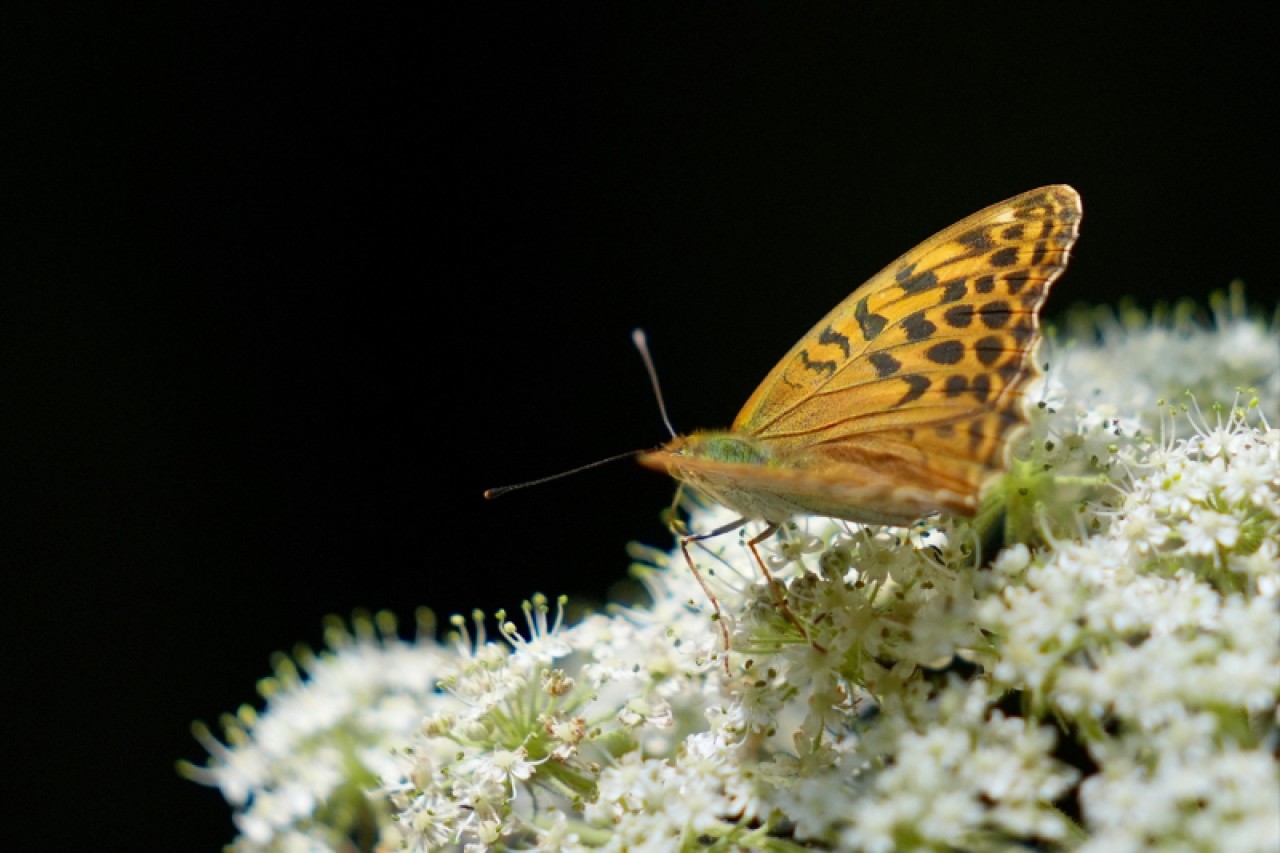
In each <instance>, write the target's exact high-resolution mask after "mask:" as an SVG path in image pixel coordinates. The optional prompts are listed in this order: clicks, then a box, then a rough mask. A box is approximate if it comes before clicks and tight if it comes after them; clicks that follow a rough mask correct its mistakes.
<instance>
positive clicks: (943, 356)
mask: <svg viewBox="0 0 1280 853" xmlns="http://www.w3.org/2000/svg"><path fill="white" fill-rule="evenodd" d="M924 357H925V358H927V359H929V360H930V361H932V362H933V363H934V364H959V363H960V359H962V358H964V344H962V343H960V342H959V341H943V342H942V343H939V344H934V345H933V346H931V347H929V348H928V349H927V350H925V353H924Z"/></svg>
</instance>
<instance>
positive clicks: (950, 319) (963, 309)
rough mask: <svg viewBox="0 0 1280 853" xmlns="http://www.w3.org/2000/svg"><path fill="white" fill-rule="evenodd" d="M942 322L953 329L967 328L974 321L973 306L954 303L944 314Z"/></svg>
mask: <svg viewBox="0 0 1280 853" xmlns="http://www.w3.org/2000/svg"><path fill="white" fill-rule="evenodd" d="M942 322H944V323H946V324H947V325H948V326H950V327H951V328H953V329H967V328H969V325H970V324H971V323H973V306H972V305H969V304H967V303H966V304H964V305H953V306H952V307H950V308H948V309H947V310H946V311H944V312H943V314H942Z"/></svg>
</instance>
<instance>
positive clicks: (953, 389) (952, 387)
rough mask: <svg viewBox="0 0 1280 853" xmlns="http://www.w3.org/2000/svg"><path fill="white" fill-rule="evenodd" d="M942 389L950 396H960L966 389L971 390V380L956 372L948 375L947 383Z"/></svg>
mask: <svg viewBox="0 0 1280 853" xmlns="http://www.w3.org/2000/svg"><path fill="white" fill-rule="evenodd" d="M942 390H943V393H945V394H946V395H947V396H948V397H959V396H960V395H961V394H963V393H964V392H965V391H968V390H969V380H968V379H967V378H965V377H964V376H961V375H959V374H956V375H955V376H948V377H947V383H946V385H944V386H943V388H942Z"/></svg>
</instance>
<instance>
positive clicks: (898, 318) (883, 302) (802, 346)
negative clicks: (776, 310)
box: [733, 186, 1080, 450]
mask: <svg viewBox="0 0 1280 853" xmlns="http://www.w3.org/2000/svg"><path fill="white" fill-rule="evenodd" d="M1079 218H1080V199H1079V196H1078V195H1077V194H1076V192H1075V191H1074V190H1072V189H1071V188H1070V187H1066V186H1051V187H1044V188H1042V189H1038V190H1032V191H1031V192H1028V193H1023V194H1022V195H1020V196H1017V197H1015V198H1012V199H1009V200H1008V201H1004V202H1001V203H999V204H996V205H992V206H991V207H988V208H986V209H985V210H982V211H979V212H978V213H975V214H973V215H972V216H970V217H968V218H966V219H964V220H962V221H960V222H958V223H956V224H955V225H952V226H951V227H950V228H947V229H946V230H944V231H942V232H940V233H939V234H937V235H935V236H934V237H932V238H930V239H929V240H926V241H925V242H924V243H922V244H921V245H919V246H917V247H916V248H915V249H912V250H911V251H910V252H907V253H906V254H905V255H903V256H902V257H900V258H899V259H898V260H896V261H894V262H893V263H892V264H890V265H889V266H888V267H886V268H885V269H884V270H882V271H881V272H880V273H879V274H877V275H876V276H874V277H873V278H872V279H871V280H870V281H868V282H867V283H866V284H864V285H863V286H862V287H860V288H858V289H857V290H856V291H854V292H853V293H852V294H851V295H850V296H849V297H847V298H846V299H845V300H844V301H843V302H841V303H840V304H839V305H837V306H836V307H835V309H833V310H832V311H831V313H829V314H828V315H827V316H826V317H824V318H823V319H822V320H821V321H819V323H818V324H817V325H816V326H815V327H814V328H813V330H811V331H810V332H809V334H807V335H805V336H804V337H803V338H802V339H801V340H800V342H799V343H797V344H796V346H795V347H793V348H792V350H791V352H789V353H788V354H787V355H786V356H785V357H784V358H783V359H782V360H781V361H780V362H779V363H778V364H777V366H776V367H774V369H773V370H772V371H771V372H770V373H769V375H768V376H767V377H766V378H765V380H764V381H763V382H762V383H761V384H760V386H759V388H757V389H756V392H755V393H754V394H753V395H752V396H751V399H750V400H748V401H747V404H746V405H745V406H744V407H743V409H742V411H741V412H740V413H739V415H738V417H737V418H736V419H735V421H734V424H733V429H734V430H735V431H738V432H741V433H743V434H746V435H751V436H754V437H756V438H759V439H762V440H765V441H768V442H771V443H773V444H774V445H775V446H776V447H778V448H779V449H780V450H785V449H787V448H790V447H796V448H803V447H806V446H809V445H812V444H814V443H816V442H822V441H831V440H838V439H839V438H841V437H852V436H856V435H859V434H866V433H873V432H877V431H881V430H886V429H901V428H903V427H910V426H918V425H920V424H922V423H932V422H942V421H949V420H950V421H954V420H955V419H957V418H963V417H964V416H965V415H966V414H970V413H972V414H976V413H979V412H989V411H992V410H993V409H995V408H999V407H1001V406H1002V404H1003V403H1005V402H1006V401H1007V399H1008V398H1009V397H1010V396H1012V395H1013V394H1015V393H1016V391H1017V389H1018V388H1019V387H1020V385H1021V384H1022V381H1023V380H1024V379H1025V378H1026V376H1028V375H1029V371H1030V370H1033V369H1034V368H1033V367H1032V366H1031V365H1030V363H1029V362H1030V354H1031V349H1032V347H1033V345H1034V342H1035V341H1036V340H1037V338H1038V327H1039V321H1038V312H1039V310H1040V306H1041V305H1042V304H1043V302H1044V299H1045V297H1046V296H1047V294H1048V289H1049V285H1051V284H1052V283H1053V281H1054V279H1056V278H1057V277H1058V276H1059V275H1060V274H1061V272H1062V270H1063V269H1064V268H1065V266H1066V263H1067V259H1068V253H1069V250H1070V248H1071V244H1072V243H1073V242H1074V241H1075V237H1076V232H1077V223H1078V221H1079Z"/></svg>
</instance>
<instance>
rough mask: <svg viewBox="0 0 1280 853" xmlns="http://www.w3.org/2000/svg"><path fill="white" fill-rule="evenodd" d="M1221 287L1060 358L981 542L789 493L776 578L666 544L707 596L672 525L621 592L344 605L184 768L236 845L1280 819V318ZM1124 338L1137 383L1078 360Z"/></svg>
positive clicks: (725, 845)
mask: <svg viewBox="0 0 1280 853" xmlns="http://www.w3.org/2000/svg"><path fill="white" fill-rule="evenodd" d="M1224 304H1225V303H1224ZM1231 304H1234V303H1231ZM1219 317H1220V326H1219V328H1218V329H1217V330H1216V331H1206V330H1198V331H1195V332H1194V334H1193V333H1191V332H1190V331H1189V330H1190V328H1191V327H1190V326H1189V325H1188V326H1186V327H1185V328H1183V327H1178V326H1175V327H1176V328H1179V329H1180V330H1181V331H1180V332H1179V333H1178V334H1170V333H1169V329H1168V328H1167V327H1165V326H1161V325H1159V324H1156V325H1149V324H1145V323H1143V324H1136V323H1129V324H1128V325H1127V331H1126V332H1125V334H1124V336H1122V337H1121V336H1119V331H1118V329H1120V328H1121V327H1120V326H1119V325H1115V326H1111V327H1108V329H1107V330H1106V331H1105V333H1104V334H1102V335H1101V336H1100V338H1099V339H1098V340H1096V341H1095V342H1094V343H1092V344H1085V343H1079V344H1076V345H1075V346H1074V348H1071V349H1068V350H1066V351H1063V352H1061V353H1060V354H1059V355H1058V356H1056V357H1055V359H1056V360H1057V365H1056V366H1055V368H1054V370H1053V371H1052V372H1051V374H1050V376H1049V377H1048V378H1047V380H1046V384H1045V385H1044V387H1043V390H1042V391H1041V392H1040V393H1041V397H1040V399H1041V400H1042V405H1041V406H1040V407H1039V408H1038V409H1037V414H1036V417H1035V419H1034V421H1033V425H1032V429H1031V430H1030V431H1029V434H1028V438H1027V441H1026V446H1025V447H1024V449H1023V453H1022V454H1021V455H1020V457H1019V460H1018V461H1017V463H1016V464H1015V465H1014V468H1013V470H1011V472H1010V474H1009V476H1008V477H1007V478H1006V480H1007V482H1008V485H1006V486H1004V487H1002V491H1001V492H1000V496H1001V497H1002V498H1003V501H1002V502H1001V505H1002V506H1003V507H1004V510H1005V515H1006V516H1007V517H1006V523H1005V525H1004V538H1003V542H1002V543H999V544H1001V545H1002V547H1000V548H999V550H993V545H994V544H996V543H995V539H993V535H994V529H995V527H996V525H995V524H994V523H993V519H992V517H990V516H988V515H986V514H985V513H984V514H980V515H979V518H978V519H977V520H976V521H974V522H963V521H956V520H953V519H940V518H935V519H930V520H928V522H927V523H922V524H918V525H916V526H915V527H913V528H911V529H907V530H892V529H879V528H866V527H861V526H859V525H850V524H845V523H842V522H836V521H832V520H830V519H823V518H804V519H797V520H796V521H795V522H794V523H793V524H791V525H788V526H787V527H786V528H784V529H783V530H782V531H781V532H780V533H779V535H778V536H777V537H775V538H774V539H772V540H770V542H769V543H767V544H766V545H765V546H763V547H762V551H763V552H764V555H765V560H766V563H767V566H768V568H769V571H770V573H771V574H772V575H773V576H774V577H775V578H776V580H777V583H778V588H776V589H775V588H773V587H771V586H770V585H769V584H767V583H765V582H764V580H763V576H762V573H761V572H760V569H759V567H758V566H757V565H756V563H755V561H754V559H753V557H752V555H751V553H750V551H749V549H748V548H747V547H746V544H745V542H744V541H742V540H741V539H740V538H734V537H731V536H723V537H719V538H717V539H713V540H710V541H707V542H702V543H698V544H697V545H696V546H695V547H694V548H692V549H691V555H692V558H693V559H694V560H695V561H696V562H697V564H698V565H699V567H700V569H701V572H702V575H703V577H704V578H705V579H706V581H707V583H708V584H709V586H710V588H711V589H712V591H713V592H714V593H715V596H716V599H717V601H718V603H719V617H718V618H719V620H721V621H720V622H718V621H716V617H715V615H714V614H715V612H716V611H715V609H714V608H713V606H712V604H711V603H710V602H709V601H708V600H707V598H706V596H705V595H704V593H703V591H702V589H701V587H700V586H699V585H698V583H697V582H696V581H695V579H694V577H693V574H692V573H691V572H690V571H689V570H688V568H687V567H686V566H685V564H684V557H683V555H682V554H681V551H680V549H679V548H676V549H674V550H673V551H672V552H671V553H665V552H656V551H647V552H646V553H645V558H644V562H645V565H644V566H640V567H637V569H636V572H637V575H638V576H639V577H640V578H641V580H642V581H643V582H644V583H645V584H646V586H647V589H648V592H649V594H650V596H651V598H652V603H651V604H650V605H648V606H645V607H632V608H627V609H624V608H618V609H616V610H614V611H613V612H611V613H610V614H608V615H595V616H590V617H588V618H586V619H584V620H583V621H581V622H578V623H577V624H573V625H568V624H565V623H564V620H563V618H562V616H561V615H560V609H559V608H553V607H552V605H551V604H550V603H549V602H547V601H546V600H545V599H543V598H541V597H535V598H534V599H533V601H532V602H531V603H530V604H529V605H527V606H526V610H525V622H526V623H527V627H526V628H525V629H524V631H523V632H521V631H520V630H518V629H517V628H516V626H515V625H514V624H512V623H510V622H507V621H506V620H505V618H503V616H502V615H501V614H499V623H500V633H501V637H500V638H498V639H497V640H493V639H490V638H488V637H487V636H486V634H485V632H484V627H483V624H484V623H483V620H482V619H480V618H478V617H477V618H476V619H475V627H474V628H470V627H468V625H467V624H466V623H465V622H464V621H463V620H461V619H455V620H454V626H455V629H456V630H455V632H454V634H453V635H452V638H451V640H450V641H449V642H448V644H443V645H442V644H439V643H437V642H436V641H435V640H434V639H433V638H431V637H429V636H420V637H419V638H418V640H417V642H415V643H403V642H400V641H398V640H395V639H394V638H392V637H390V636H389V635H387V632H386V631H385V630H384V631H383V636H381V637H373V635H372V634H371V632H370V631H368V630H367V629H363V630H364V634H365V636H364V637H363V639H358V640H357V641H356V642H354V643H353V642H351V641H350V639H349V638H346V639H345V640H344V639H343V638H344V637H345V635H339V636H338V639H339V640H343V642H342V643H340V644H339V646H340V647H339V648H338V649H337V650H336V651H335V652H334V653H332V654H329V655H325V656H321V657H319V658H316V659H314V660H312V661H310V662H309V663H308V665H307V667H306V669H307V671H308V673H309V677H308V678H307V679H305V680H303V679H300V678H297V677H294V676H292V675H289V674H288V671H287V667H286V666H285V665H284V664H281V666H280V669H281V671H282V675H281V676H280V677H278V678H277V680H276V682H274V683H273V684H274V689H273V690H271V691H269V697H268V698H269V705H268V708H267V710H266V712H264V713H263V715H262V716H261V717H255V716H254V715H253V714H252V713H250V712H243V713H242V715H241V718H240V720H239V721H238V722H236V723H234V724H232V725H231V726H230V727H229V728H228V734H227V736H226V740H227V741H228V744H227V745H223V744H221V743H218V742H216V741H213V740H212V739H210V738H208V737H207V736H206V738H205V739H206V742H207V744H208V746H209V748H210V752H211V754H212V757H211V760H210V763H209V765H208V766H207V767H205V768H189V769H188V772H189V773H190V774H191V775H192V776H193V777H195V778H197V779H198V780H199V781H203V782H206V783H209V784H215V785H218V786H219V787H221V788H222V790H223V792H224V794H225V795H226V796H227V798H228V800H229V801H230V802H231V803H232V805H233V806H235V807H236V809H237V824H238V826H239V827H240V829H241V836H240V837H239V838H238V839H237V840H236V849H237V850H239V851H244V852H245V853H248V851H255V853H256V851H293V850H308V851H311V850H314V851H347V850H351V849H363V850H377V851H385V852H386V853H389V851H393V850H409V851H426V850H455V849H456V850H465V851H468V853H479V851H484V850H490V849H495V850H496V849H526V850H570V851H574V850H596V849H600V850H618V851H622V850H627V851H645V850H654V851H659V850H662V851H666V850H678V849H683V850H694V849H701V848H708V849H710V848H716V849H726V850H736V849H741V850H768V851H787V850H800V849H807V848H811V847H814V846H817V847H820V848H823V849H835V850H858V851H877V852H880V851H884V852H885V853H887V851H896V850H938V851H942V850H946V851H953V850H957V849H965V850H979V849H990V850H993V849H1010V848H1019V847H1021V848H1028V847H1035V848H1039V849H1045V850H1075V849H1085V850H1090V851H1114V850H1146V849H1162V848H1164V849H1229V850H1233V851H1235V850H1239V851H1274V850H1276V849H1280V762H1278V761H1277V757H1276V756H1277V750H1278V749H1280V431H1276V430H1273V429H1271V428H1270V426H1269V421H1268V417H1270V415H1269V414H1268V413H1270V412H1271V411H1273V410H1275V409H1276V408H1277V407H1278V406H1280V349H1277V348H1276V345H1275V340H1274V335H1272V337H1271V339H1263V338H1259V337H1258V336H1257V335H1256V334H1255V333H1256V331H1257V330H1258V329H1259V328H1260V327H1259V326H1258V325H1257V324H1255V323H1252V322H1251V321H1249V320H1248V318H1246V317H1244V316H1243V314H1242V313H1240V312H1238V311H1234V312H1233V311H1229V310H1226V309H1222V310H1220V312H1219ZM1244 327H1247V328H1248V330H1252V331H1242V329H1243V328H1244ZM1242 342H1243V343H1242ZM1268 347H1270V349H1268ZM1242 348H1244V349H1245V350H1247V351H1246V352H1241V349H1242ZM1117 349H1124V350H1125V351H1126V352H1130V351H1132V352H1133V353H1139V352H1140V353H1141V354H1142V355H1141V358H1142V359H1145V361H1144V362H1143V363H1149V364H1150V365H1152V371H1151V373H1150V375H1148V376H1146V377H1144V376H1141V375H1139V376H1136V377H1132V378H1131V379H1130V380H1127V381H1130V382H1133V383H1142V382H1143V381H1144V380H1145V381H1146V382H1147V383H1148V384H1147V385H1146V386H1144V388H1143V390H1142V392H1141V393H1137V392H1135V391H1133V390H1132V389H1130V390H1129V391H1125V392H1122V393H1103V392H1101V391H1098V389H1102V388H1105V387H1106V385H1105V382H1103V381H1102V380H1100V379H1098V377H1097V376H1096V375H1092V374H1089V373H1088V372H1087V371H1085V372H1082V371H1081V365H1087V364H1089V363H1090V362H1091V361H1095V362H1096V363H1098V364H1104V363H1105V364H1108V365H1113V364H1114V363H1115V361H1116V360H1117V356H1116V355H1115V350H1117ZM1108 351H1111V355H1109V356H1108V355H1107V352H1108ZM1267 353H1270V355H1268V354H1267ZM1125 358H1126V359H1128V358H1129V356H1125ZM1135 358H1136V356H1135ZM1268 358H1269V359H1270V361H1269V363H1268V362H1267V359H1268ZM1214 359H1217V361H1216V362H1214ZM1190 362H1196V363H1197V368H1196V369H1197V371H1200V372H1199V373H1197V374H1195V376H1196V377H1197V379H1196V382H1197V384H1198V385H1199V387H1200V390H1199V394H1201V395H1204V398H1205V399H1208V400H1217V399H1226V400H1228V401H1230V400H1231V399H1235V397H1236V394H1237V392H1236V388H1235V384H1234V383H1235V382H1236V380H1238V379H1239V378H1240V377H1241V376H1243V375H1246V374H1247V375H1249V376H1252V377H1253V382H1254V384H1255V385H1256V386H1257V387H1259V388H1265V389H1270V390H1269V391H1268V393H1269V394H1271V396H1270V397H1266V396H1264V395H1263V394H1262V393H1261V392H1259V394H1258V396H1257V397H1256V398H1255V399H1256V404H1255V403H1254V400H1248V401H1247V403H1246V406H1245V408H1244V409H1230V410H1225V411H1224V410H1216V409H1211V412H1210V418H1212V421H1213V423H1212V425H1211V424H1210V423H1209V421H1208V419H1206V417H1205V416H1204V415H1201V414H1199V413H1198V410H1197V409H1195V408H1194V405H1192V408H1191V410H1190V411H1189V412H1187V411H1183V412H1180V413H1171V411H1170V408H1169V407H1167V406H1159V405H1157V403H1156V400H1157V397H1158V396H1159V395H1158V394H1157V393H1156V387H1155V386H1159V387H1160V393H1161V394H1165V393H1166V391H1167V389H1166V388H1165V386H1166V385H1172V383H1173V381H1174V380H1173V378H1172V377H1173V371H1175V370H1176V368H1175V367H1171V365H1177V364H1186V363H1190ZM1206 362H1211V363H1209V364H1208V365H1206ZM1063 364H1066V365H1070V367H1069V369H1068V368H1062V365H1063ZM1155 365H1160V366H1161V367H1160V368H1159V369H1157V368H1156V367H1155ZM1112 373H1114V371H1113V370H1111V371H1110V372H1109V373H1108V374H1107V375H1112ZM1215 376H1217V377H1224V378H1225V381H1226V382H1227V383H1231V384H1227V385H1212V384H1211V380H1212V379H1213V377H1215ZM1095 392H1097V393H1095ZM1125 395H1129V396H1128V397H1126V396H1125ZM732 520H733V517H732V516H731V515H730V514H728V513H727V512H725V511H723V510H720V509H717V508H710V507H701V506H691V517H690V524H691V526H692V527H693V529H698V530H707V529H712V528H714V527H716V526H718V525H722V524H725V523H726V522H729V521H732ZM995 538H998V537H995ZM782 601H785V606H781V605H780V602H782ZM561 604H563V602H562V603H561ZM362 624H363V623H362ZM721 624H724V626H725V632H724V633H728V635H729V637H730V648H731V650H732V651H731V652H730V653H729V654H728V655H727V656H726V653H725V650H724V648H723V647H722V645H723V641H722V630H721V627H720V626H721ZM353 794H358V796H353ZM353 816H358V819H356V817H353Z"/></svg>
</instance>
